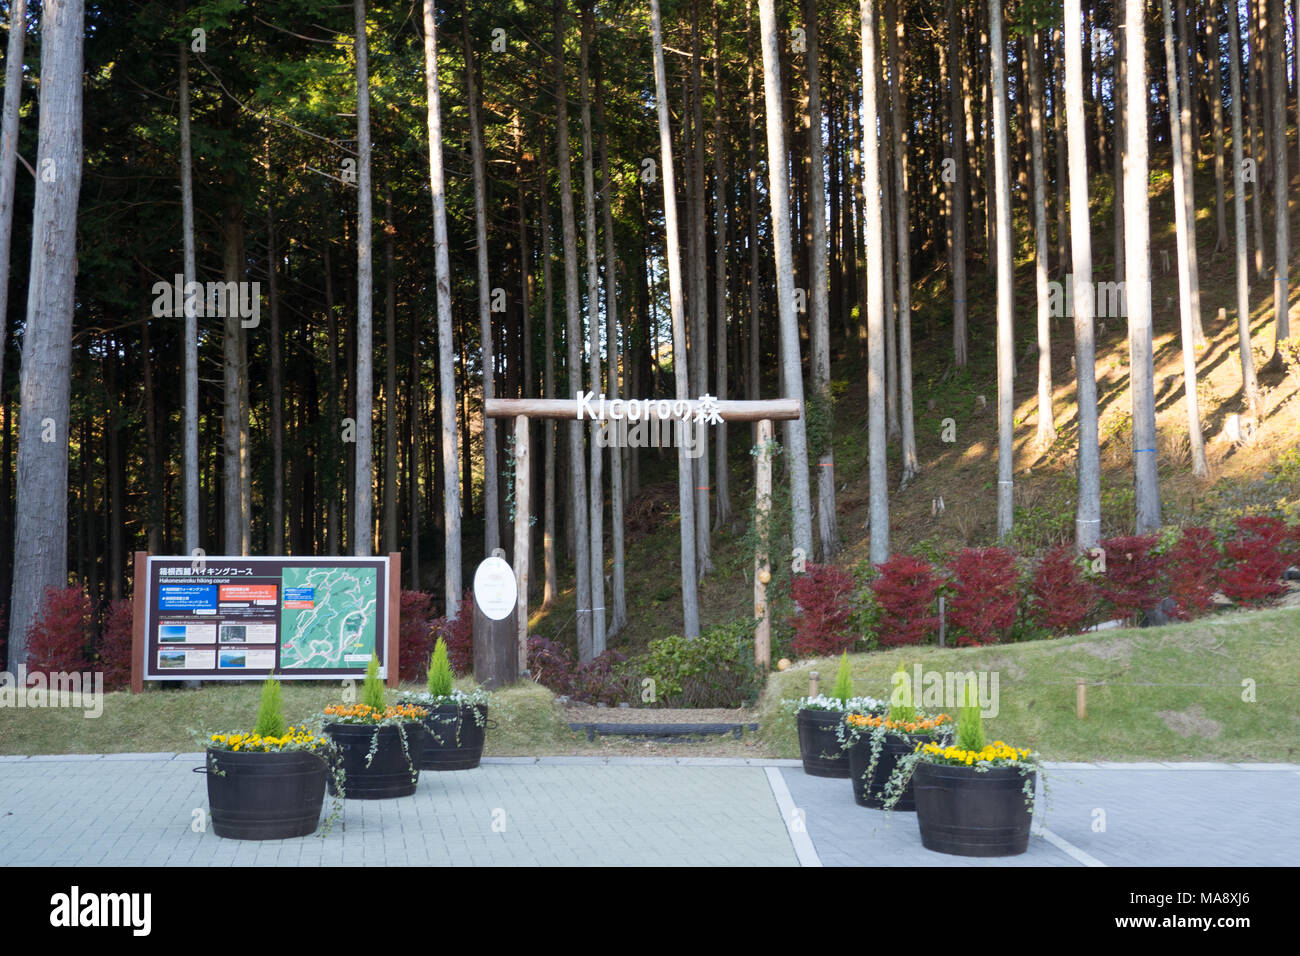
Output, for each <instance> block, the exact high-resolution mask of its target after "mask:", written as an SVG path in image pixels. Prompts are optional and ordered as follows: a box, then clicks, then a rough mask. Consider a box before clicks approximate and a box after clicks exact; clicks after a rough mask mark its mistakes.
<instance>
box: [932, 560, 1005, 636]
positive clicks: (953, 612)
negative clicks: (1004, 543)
mask: <svg viewBox="0 0 1300 956" xmlns="http://www.w3.org/2000/svg"><path fill="white" fill-rule="evenodd" d="M948 570H949V572H950V573H951V574H952V584H953V595H952V598H951V600H950V601H949V602H948V620H949V621H951V622H952V625H953V627H955V628H956V629H957V630H958V632H959V633H958V635H957V643H958V644H968V645H975V646H978V645H980V644H996V643H997V642H998V641H999V640H1000V639H1001V638H1002V637H1003V636H1004V634H1005V633H1006V632H1007V631H1008V630H1010V628H1011V625H1013V624H1015V622H1016V605H1017V603H1018V595H1017V589H1016V582H1017V579H1018V575H1017V573H1016V561H1015V558H1014V557H1013V556H1012V554H1011V552H1010V551H1008V550H1007V549H1006V548H963V549H962V550H961V551H960V552H958V554H957V556H956V557H955V558H952V559H951V560H950V561H949V562H948Z"/></svg>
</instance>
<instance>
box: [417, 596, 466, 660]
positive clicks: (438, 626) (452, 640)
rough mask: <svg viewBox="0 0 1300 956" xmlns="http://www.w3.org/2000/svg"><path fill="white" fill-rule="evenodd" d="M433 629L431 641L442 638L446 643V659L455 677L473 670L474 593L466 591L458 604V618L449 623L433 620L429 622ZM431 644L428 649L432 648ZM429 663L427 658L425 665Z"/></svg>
mask: <svg viewBox="0 0 1300 956" xmlns="http://www.w3.org/2000/svg"><path fill="white" fill-rule="evenodd" d="M430 625H431V626H432V628H433V641H437V639H438V638H440V637H441V638H442V639H443V640H445V641H446V642H447V657H448V659H449V660H450V661H451V669H452V670H454V671H455V672H456V676H457V677H464V676H465V675H467V674H469V673H470V672H471V671H473V670H474V592H473V591H466V592H465V596H464V597H463V598H462V599H461V602H460V617H459V618H457V619H456V620H454V621H449V620H447V618H445V617H439V618H434V620H433V621H431V622H430ZM432 646H433V645H432V643H431V644H430V647H431V648H432ZM428 663H429V661H428V658H426V659H425V664H426V665H427V664H428Z"/></svg>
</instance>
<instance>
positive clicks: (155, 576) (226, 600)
mask: <svg viewBox="0 0 1300 956" xmlns="http://www.w3.org/2000/svg"><path fill="white" fill-rule="evenodd" d="M389 571H390V569H389V559H388V558H316V557H304V558H289V557H274V558H251V557H233V558H232V557H212V556H208V557H204V558H203V559H201V560H200V559H195V558H186V557H153V556H150V557H149V559H148V568H147V574H148V587H147V590H146V594H147V598H146V607H145V616H144V668H143V673H144V679H145V680H195V679H202V680H250V679H256V678H260V677H264V676H265V675H267V674H271V673H275V674H277V675H278V676H280V677H282V678H285V679H301V678H306V679H329V678H333V679H338V678H343V677H356V676H360V675H362V674H364V673H365V670H366V665H367V664H369V663H370V657H371V655H372V654H377V655H378V656H379V664H380V676H386V673H387V668H386V667H385V666H384V665H385V661H384V658H385V653H384V652H385V648H386V646H387V640H386V635H387V633H388V575H389Z"/></svg>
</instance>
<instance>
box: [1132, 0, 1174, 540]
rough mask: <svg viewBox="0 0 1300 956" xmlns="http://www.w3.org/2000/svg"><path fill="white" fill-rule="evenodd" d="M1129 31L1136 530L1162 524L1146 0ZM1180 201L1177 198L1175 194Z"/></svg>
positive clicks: (1138, 1) (1137, 3)
mask: <svg viewBox="0 0 1300 956" xmlns="http://www.w3.org/2000/svg"><path fill="white" fill-rule="evenodd" d="M1124 15H1125V19H1124V29H1125V30H1126V32H1127V36H1128V48H1127V51H1126V54H1127V55H1126V60H1127V62H1126V64H1125V68H1126V70H1127V71H1128V77H1127V79H1128V85H1127V88H1126V90H1125V102H1126V104H1127V107H1128V116H1127V117H1126V118H1125V122H1124V131H1125V147H1124V148H1125V152H1126V153H1127V154H1128V155H1127V157H1126V159H1125V166H1124V189H1125V196H1124V211H1125V228H1124V246H1125V248H1126V249H1127V250H1128V256H1127V260H1128V261H1127V270H1126V272H1125V292H1126V294H1127V298H1128V333H1129V389H1130V392H1131V394H1132V398H1133V477H1134V495H1135V498H1136V505H1137V520H1136V530H1137V533H1138V534H1149V533H1151V532H1153V531H1156V530H1158V529H1159V528H1160V484H1159V478H1158V476H1157V474H1156V406H1155V369H1154V366H1153V356H1152V347H1151V282H1150V279H1151V271H1150V255H1151V230H1150V222H1149V219H1148V209H1149V199H1148V194H1147V190H1148V184H1149V181H1150V180H1149V169H1148V165H1147V94H1148V90H1149V87H1148V85H1147V65H1146V31H1145V24H1144V16H1145V4H1144V2H1143V0H1124ZM1175 201H1177V197H1175Z"/></svg>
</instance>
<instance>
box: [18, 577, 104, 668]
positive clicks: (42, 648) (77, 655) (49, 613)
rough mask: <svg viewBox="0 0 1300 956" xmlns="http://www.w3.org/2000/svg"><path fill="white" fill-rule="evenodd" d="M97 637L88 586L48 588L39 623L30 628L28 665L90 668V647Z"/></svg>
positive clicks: (37, 617) (29, 666)
mask: <svg viewBox="0 0 1300 956" xmlns="http://www.w3.org/2000/svg"><path fill="white" fill-rule="evenodd" d="M94 641H95V632H94V618H93V616H92V614H91V609H90V595H88V594H87V593H86V589H85V588H83V587H67V588H46V589H45V600H44V601H43V602H42V604H41V610H40V613H38V614H37V616H36V623H35V624H33V625H32V629H31V630H30V631H28V632H27V669H28V671H42V672H44V673H47V674H49V673H54V672H56V671H64V672H68V671H80V670H86V669H87V668H88V666H89V662H88V661H87V660H86V651H87V649H88V648H89V647H90V646H91V645H92V644H94Z"/></svg>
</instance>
